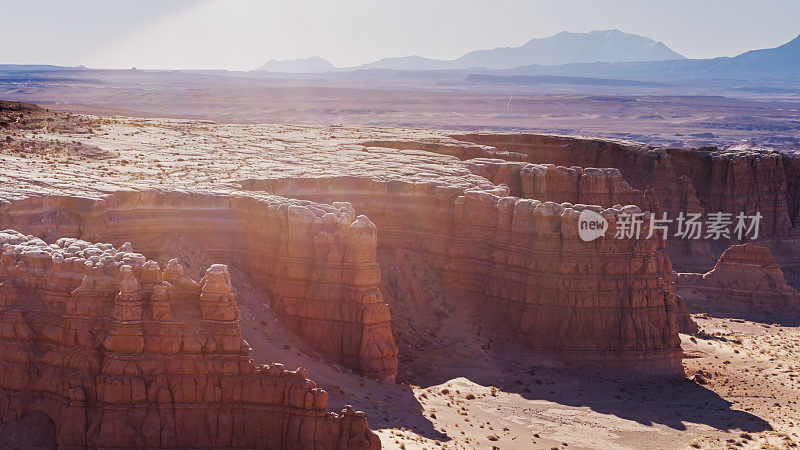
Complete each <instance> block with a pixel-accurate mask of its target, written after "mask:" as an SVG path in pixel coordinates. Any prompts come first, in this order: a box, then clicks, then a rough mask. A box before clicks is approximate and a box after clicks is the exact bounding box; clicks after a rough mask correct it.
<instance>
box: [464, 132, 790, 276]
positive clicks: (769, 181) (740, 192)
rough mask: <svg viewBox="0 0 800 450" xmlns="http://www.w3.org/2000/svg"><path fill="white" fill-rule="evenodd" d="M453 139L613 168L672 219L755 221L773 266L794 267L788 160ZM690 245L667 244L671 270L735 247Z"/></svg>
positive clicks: (632, 146)
mask: <svg viewBox="0 0 800 450" xmlns="http://www.w3.org/2000/svg"><path fill="white" fill-rule="evenodd" d="M453 137H454V138H456V139H459V140H463V141H467V142H472V143H476V144H480V145H486V146H492V147H495V148H496V149H497V150H499V151H501V152H511V153H521V154H524V155H526V156H527V160H528V161H530V162H531V163H539V164H555V165H559V166H565V167H571V166H575V165H577V166H581V167H613V168H617V169H619V170H620V171H621V172H622V176H623V177H624V179H625V181H627V182H628V183H629V184H630V185H631V186H632V187H633V188H635V189H639V190H642V191H645V190H652V192H653V193H654V195H655V199H656V200H657V202H658V205H659V206H660V207H661V209H662V210H663V211H666V212H668V213H669V215H670V217H673V218H675V217H677V215H678V214H679V213H680V212H684V213H687V212H702V213H704V214H708V213H716V212H723V213H729V214H732V215H733V216H736V215H738V214H739V213H745V214H747V215H752V214H755V213H756V212H758V213H760V214H761V215H762V219H761V222H760V230H759V238H758V239H757V240H756V242H758V243H760V244H761V245H765V246H767V247H769V248H770V249H772V250H773V252H774V253H775V255H776V258H777V259H778V263H779V264H781V265H783V266H786V267H789V268H795V267H797V266H798V264H800V256H798V255H800V239H798V226H800V222H798V217H797V216H798V209H800V206H799V204H800V196H798V195H796V194H797V192H798V181H797V180H798V174H799V172H800V171H798V167H800V166H799V164H800V162H798V161H800V159H798V158H797V157H796V156H792V155H782V154H779V153H777V152H773V151H760V150H742V151H723V150H719V149H717V148H714V147H709V148H699V149H661V148H653V147H650V146H646V145H643V144H637V143H632V142H622V141H611V140H601V139H587V138H576V137H564V136H553V135H535V134H468V135H457V136H453ZM499 157H500V158H502V156H499ZM673 228H674V227H673ZM671 231H672V232H674V230H671ZM705 231H706V230H704V233H703V234H704V235H705V234H706V233H705ZM693 241H694V242H686V241H683V242H681V240H675V239H673V240H672V242H669V243H668V247H669V249H670V256H671V257H672V259H673V262H678V263H680V265H682V266H699V267H702V266H703V265H706V264H709V262H710V261H709V258H710V254H711V253H710V252H709V251H708V249H709V245H710V246H711V248H712V249H713V250H714V251H715V252H721V251H722V250H724V249H725V248H727V246H728V245H730V244H731V243H735V242H736V239H734V238H732V239H721V240H705V241H704V240H693Z"/></svg>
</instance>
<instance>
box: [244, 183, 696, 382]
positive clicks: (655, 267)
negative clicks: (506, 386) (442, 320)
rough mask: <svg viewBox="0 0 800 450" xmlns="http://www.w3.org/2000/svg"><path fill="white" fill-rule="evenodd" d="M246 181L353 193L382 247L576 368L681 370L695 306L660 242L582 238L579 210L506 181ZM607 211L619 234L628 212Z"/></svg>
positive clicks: (293, 191)
mask: <svg viewBox="0 0 800 450" xmlns="http://www.w3.org/2000/svg"><path fill="white" fill-rule="evenodd" d="M243 185H244V187H245V188H247V189H252V190H263V191H267V192H273V193H277V194H281V195H290V196H293V197H297V198H308V199H312V200H314V201H319V202H336V201H339V200H342V199H345V198H346V199H349V200H350V202H352V204H353V205H354V208H355V209H356V210H357V211H359V212H363V213H365V214H366V215H368V216H369V217H370V218H371V220H373V221H374V222H375V223H376V224H377V226H378V229H379V230H380V233H379V236H378V245H379V247H380V248H382V249H385V250H389V249H402V250H403V251H411V252H415V253H417V254H419V255H420V256H421V257H422V258H424V260H426V261H427V263H428V265H429V266H431V267H433V268H434V270H435V271H436V272H437V275H438V276H439V277H440V279H441V280H442V282H443V285H444V288H445V289H447V290H448V297H449V298H452V299H458V301H459V302H477V303H478V304H479V305H480V306H481V307H483V308H493V309H497V310H499V311H501V312H502V313H503V315H504V316H505V318H506V326H508V327H510V328H511V329H512V330H514V332H515V333H516V334H517V336H518V338H519V339H520V340H521V341H522V342H525V343H526V344H527V345H529V346H530V347H532V348H535V349H537V350H540V351H542V352H546V353H553V354H556V355H559V356H560V357H561V358H563V359H565V360H569V361H574V362H575V363H577V364H590V365H597V364H600V365H606V366H610V367H615V368H625V369H628V370H632V371H634V372H638V373H649V374H662V375H664V374H666V375H672V376H674V375H679V374H682V367H681V363H680V359H681V350H680V345H679V339H678V325H677V318H678V317H679V316H681V315H685V314H686V313H685V311H681V310H680V305H679V304H678V303H677V300H676V297H675V294H674V283H673V280H672V267H671V265H670V263H669V259H668V257H667V255H666V251H665V249H664V247H663V241H661V240H659V239H656V238H651V239H642V240H638V241H629V240H616V239H600V240H597V241H594V242H583V241H581V240H580V239H579V237H578V222H577V221H578V215H579V211H578V210H577V209H576V208H579V207H577V206H575V207H573V205H570V204H567V203H565V204H563V205H562V204H557V203H554V202H541V201H538V200H532V199H520V198H517V197H513V196H509V195H508V194H509V192H508V190H507V189H505V188H502V187H500V188H496V189H494V190H491V191H487V190H467V191H466V192H464V191H461V190H459V189H452V188H449V187H447V186H441V185H436V184H419V183H400V182H375V181H370V180H360V181H359V182H358V183H356V182H353V180H351V179H347V178H324V179H281V180H250V181H247V182H245V183H243ZM597 208H599V209H597V211H598V212H600V213H601V214H603V215H604V216H606V217H607V218H608V220H609V221H610V222H611V230H609V233H614V232H615V228H614V224H615V218H616V216H617V215H618V213H619V210H618V209H603V208H601V207H597ZM610 235H613V234H610ZM646 235H647V230H646V229H645V230H644V236H646ZM386 253H390V252H386Z"/></svg>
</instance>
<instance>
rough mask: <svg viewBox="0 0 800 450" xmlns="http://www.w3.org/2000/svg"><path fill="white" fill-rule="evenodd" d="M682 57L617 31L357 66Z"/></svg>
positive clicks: (496, 65)
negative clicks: (459, 54)
mask: <svg viewBox="0 0 800 450" xmlns="http://www.w3.org/2000/svg"><path fill="white" fill-rule="evenodd" d="M675 59H685V57H684V56H683V55H680V54H678V53H676V52H674V51H672V50H671V49H670V48H669V47H667V46H666V45H664V44H663V43H661V42H656V41H654V40H652V39H650V38H647V37H644V36H638V35H635V34H628V33H623V32H622V31H619V30H606V31H591V32H589V33H569V32H567V31H564V32H561V33H558V34H556V35H555V36H550V37H546V38H542V39H531V40H530V41H528V42H527V43H525V44H523V45H521V46H519V47H498V48H495V49H493V50H477V51H473V52H469V53H467V54H465V55H464V56H462V57H460V58H458V59H454V60H450V61H443V60H437V59H428V58H422V57H419V56H408V57H402V58H385V59H382V60H380V61H376V62H374V63H370V64H365V65H363V66H360V67H359V68H362V69H378V68H380V69H395V70H440V69H472V68H485V69H510V68H513V67H520V66H529V65H532V64H536V65H561V64H569V63H592V62H631V61H664V60H675Z"/></svg>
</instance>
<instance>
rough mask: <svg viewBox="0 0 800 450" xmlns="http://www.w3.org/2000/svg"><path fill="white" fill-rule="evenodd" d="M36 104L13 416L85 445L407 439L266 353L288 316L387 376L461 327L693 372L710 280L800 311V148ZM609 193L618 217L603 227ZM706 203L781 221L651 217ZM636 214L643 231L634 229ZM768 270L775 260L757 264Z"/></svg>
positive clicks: (18, 133) (3, 288) (5, 287)
mask: <svg viewBox="0 0 800 450" xmlns="http://www.w3.org/2000/svg"><path fill="white" fill-rule="evenodd" d="M14 108H17V109H12V108H7V109H6V111H7V112H6V114H7V115H8V116H10V117H12V118H14V117H17V118H19V117H21V114H22V112H24V117H22V118H21V119H20V120H16V119H15V120H14V121H13V122H12V121H9V120H7V121H6V122H7V123H9V124H13V125H9V126H8V127H5V128H4V130H3V131H2V132H3V133H4V136H5V138H4V139H3V140H0V161H2V163H3V166H4V170H3V171H1V172H0V181H2V184H1V185H0V229H6V230H7V231H4V232H2V233H3V234H1V235H0V236H2V238H0V247H1V248H2V259H0V313H1V314H2V323H3V324H4V326H3V328H2V333H0V336H1V337H2V338H3V340H4V342H6V343H7V345H6V346H5V347H4V351H3V360H2V362H3V364H4V367H6V368H7V370H6V372H5V373H4V376H3V380H2V386H0V387H2V388H3V396H0V415H2V418H3V419H4V420H17V419H20V418H23V417H24V416H25V415H26V414H28V413H32V412H35V411H37V410H41V411H44V412H45V413H46V414H47V416H48V417H49V419H50V420H52V422H53V423H54V424H55V430H56V431H55V433H56V436H55V439H56V441H57V442H58V444H59V445H61V446H65V447H70V446H73V447H81V446H91V447H125V446H126V443H128V444H127V445H134V446H147V447H167V448H170V447H172V448H174V447H183V446H200V447H220V446H223V447H246V448H252V447H259V446H264V445H266V446H269V447H285V448H378V447H380V446H381V445H382V443H383V444H384V445H385V444H386V436H385V435H383V434H381V435H380V439H379V437H378V436H379V435H378V434H375V433H374V432H373V431H370V429H369V427H368V425H367V415H369V414H370V412H369V411H367V414H365V413H364V412H362V411H356V410H355V409H354V408H352V407H349V406H348V407H343V411H342V412H341V413H332V412H327V409H328V407H329V406H330V404H329V400H328V398H329V393H328V390H330V389H327V390H326V389H321V388H319V387H317V384H315V382H313V381H311V379H314V378H315V373H314V371H307V370H305V369H300V368H298V369H296V370H292V371H289V370H287V369H286V368H285V367H286V366H284V365H283V364H282V363H286V361H281V360H278V359H277V358H278V357H277V356H275V357H274V358H276V359H272V360H262V358H264V357H270V355H267V354H265V353H263V351H262V350H259V349H258V348H257V344H256V342H259V343H260V341H257V340H251V339H250V336H254V337H258V336H261V335H260V334H259V333H261V332H263V331H264V328H266V329H272V328H274V330H275V333H277V334H285V335H286V336H292V337H296V338H297V339H296V341H292V342H293V344H292V345H297V346H299V348H300V349H301V351H299V352H298V354H297V355H298V357H301V358H306V356H305V355H312V356H308V358H310V359H314V361H316V362H317V364H318V366H315V367H317V369H316V371H317V372H318V373H319V374H320V375H321V376H322V377H323V378H324V379H325V380H329V379H340V380H356V379H358V380H363V381H358V382H357V383H356V384H360V385H361V386H372V387H374V389H378V386H388V385H392V384H393V383H399V384H400V385H401V386H402V385H404V383H406V382H408V381H411V380H412V379H414V378H413V377H417V376H423V375H419V374H417V375H414V374H411V375H409V374H408V369H406V368H414V367H416V366H415V362H414V360H415V359H419V360H424V359H425V353H426V352H430V353H432V354H437V355H438V354H439V353H437V352H440V351H444V350H439V347H438V346H439V345H440V344H439V342H440V341H442V340H444V339H446V338H449V337H452V338H453V339H456V340H457V339H461V340H463V341H466V340H469V339H472V338H475V339H476V341H475V344H474V345H476V346H480V348H481V349H483V350H485V351H486V352H487V353H492V352H493V351H490V350H489V349H490V348H503V346H507V347H508V348H517V349H519V350H518V351H519V352H520V353H519V355H530V358H532V360H533V361H535V362H534V364H536V365H540V366H542V367H550V368H553V370H556V369H558V368H565V367H566V368H571V369H574V370H579V371H582V372H584V373H591V374H597V375H598V376H606V375H608V374H615V373H623V374H625V378H630V379H646V380H648V379H649V380H653V379H666V380H682V379H684V378H685V376H686V375H687V366H686V364H685V362H684V353H685V352H684V347H685V345H686V344H685V343H684V341H683V339H684V338H683V337H684V336H687V335H690V334H694V333H696V332H697V330H698V325H697V323H695V322H696V320H695V319H697V318H696V317H694V316H693V315H690V312H691V313H698V312H708V311H711V310H710V309H709V308H708V307H707V305H705V304H703V303H701V302H698V298H699V297H698V296H697V295H696V293H702V294H703V295H704V296H705V297H706V298H711V297H713V296H717V297H718V298H720V300H719V302H722V303H725V302H728V300H727V299H728V298H736V299H737V300H736V301H735V302H733V303H732V304H730V305H727V306H728V307H729V309H730V308H732V309H735V310H737V311H740V312H743V313H753V312H754V311H752V310H748V309H744V308H740V307H739V305H741V304H743V303H742V302H747V301H750V300H748V299H753V300H757V301H755V304H754V308H756V309H757V308H767V309H771V308H774V309H775V310H776V311H778V310H781V311H782V310H783V309H780V308H785V309H786V311H788V314H795V313H796V309H792V308H795V306H793V305H794V303H792V302H794V300H795V295H796V291H793V290H792V289H791V288H790V287H788V285H787V280H789V281H790V282H791V281H792V280H794V277H795V274H797V273H798V270H800V256H798V255H800V251H798V250H800V248H798V246H800V235H799V234H798V229H800V228H798V226H800V224H798V221H800V196H798V195H797V194H798V192H797V191H798V189H800V186H798V184H800V181H798V180H800V178H799V177H798V175H800V158H798V157H797V156H794V155H791V154H787V153H778V152H775V151H766V150H753V149H750V150H720V149H716V148H699V149H670V148H658V147H653V146H649V145H645V144H639V143H634V142H628V141H615V140H602V139H593V138H585V137H574V136H556V135H541V134H523V133H474V134H452V133H449V132H446V131H440V130H420V129H400V128H365V127H359V128H355V127H340V126H330V127H318V126H301V125H297V126H291V125H235V124H218V123H212V122H208V121H190V120H168V119H130V118H120V117H102V118H98V117H93V118H89V119H86V118H84V116H73V115H64V116H59V115H58V114H62V113H53V112H51V111H48V110H45V109H42V108H37V107H33V106H25V105H19V104H17V105H15V106H14ZM26 108H27V109H26ZM23 110H24V111H23ZM47 118H52V119H53V120H47ZM27 121H30V122H27ZM587 211H588V212H591V213H593V214H596V215H598V216H599V217H602V218H603V219H604V221H605V222H606V223H607V224H608V229H607V230H606V231H605V236H604V237H601V238H600V239H597V240H593V241H591V242H587V241H585V240H583V239H582V238H581V236H580V232H579V228H580V217H581V215H582V213H584V212H587ZM682 212H683V213H698V214H701V215H702V216H707V215H708V214H709V213H725V214H730V215H731V216H735V215H737V214H739V213H744V214H747V215H752V214H755V213H759V214H761V215H762V220H761V222H760V229H759V235H758V238H757V239H753V240H749V241H748V242H749V243H747V244H745V245H732V244H738V243H739V241H740V240H738V239H736V237H735V236H731V237H728V238H723V239H713V238H705V237H704V236H705V234H706V232H707V231H708V230H707V229H706V228H703V229H702V230H701V231H703V233H702V234H703V235H704V236H703V238H701V239H679V238H675V237H674V234H675V233H676V231H677V230H676V224H670V225H669V227H668V228H667V229H666V231H665V230H653V231H654V232H653V233H650V231H651V229H650V226H649V223H648V221H649V219H650V217H651V215H655V217H661V214H667V215H668V216H669V217H676V216H678V215H679V214H680V213H682ZM632 213H635V214H640V213H641V214H642V215H643V217H645V218H646V219H647V220H645V223H644V224H643V228H642V233H641V236H637V237H635V238H629V239H615V238H614V235H615V233H616V231H617V229H618V226H621V225H620V223H621V221H622V220H623V219H622V217H623V216H625V215H626V214H632ZM796 224H798V225H796ZM12 230H13V231H12ZM665 233H666V234H668V235H667V236H665ZM665 237H666V239H664V238H665ZM93 243H107V244H93ZM731 245H732V246H731ZM133 249H136V252H138V253H134V252H133ZM723 252H724V253H723ZM770 252H771V253H770ZM720 255H721V258H720V259H719V261H718V262H716V267H714V268H713V270H711V271H710V272H708V273H706V274H705V275H700V274H699V273H700V272H705V271H708V270H709V269H711V268H712V267H713V265H714V264H715V261H716V260H717V258H719V257H720ZM773 258H774V259H773ZM162 267H163V269H162ZM754 267H755V268H757V269H754ZM753 270H757V271H761V272H757V273H762V272H763V274H764V275H763V277H762V278H763V280H762V279H761V278H759V279H758V280H755V278H758V277H755V276H754V277H750V278H748V277H745V276H744V275H737V274H752V273H753ZM784 273H786V274H787V276H786V278H785V279H784V275H783V274H784ZM748 276H749V275H748ZM198 280H199V281H198ZM751 280H752V283H750V282H749V281H751ZM765 280H766V281H765ZM740 291H742V292H748V293H750V294H749V297H747V296H738V294H737V293H738V292H740ZM740 297H741V298H740ZM745 297H747V298H745ZM707 310H708V311H707ZM240 315H241V316H242V317H240ZM466 315H469V316H470V317H473V316H474V320H473V319H470V322H464V321H463V320H462V319H463V317H465V316H466ZM747 317H748V319H752V318H753V317H754V316H751V315H748V316H747ZM459 322H460V325H459ZM700 322H701V323H702V320H701V321H700ZM284 330H285V331H284ZM243 335H248V336H247V341H246V342H245V341H244V340H243ZM259 339H260V338H259ZM247 342H250V344H248V343H247ZM459 345H461V344H459ZM464 345H467V344H464ZM251 346H252V347H253V348H252V349H251V348H250V347H251ZM287 347H291V345H287ZM473 354H474V353H473ZM292 358H294V356H292ZM520 358H522V356H520ZM525 358H527V356H526V357H525ZM497 370H498V373H500V369H497ZM531 370H532V369H531ZM547 370H550V369H547ZM352 377H355V378H352ZM309 378H310V379H309ZM326 382H327V381H326ZM332 384H333V383H332ZM188 386H192V387H191V388H190V387H188ZM201 386H202V388H201ZM248 389H251V390H252V391H250V392H248V391H247V390H248ZM349 389H350V390H352V391H358V389H359V388H357V387H352V388H349ZM365 389H366V388H365ZM381 389H387V390H389V389H391V388H389V387H383V388H381ZM331 392H333V391H331ZM330 395H331V396H333V397H337V398H338V396H341V397H346V398H348V399H354V398H355V397H353V396H347V395H345V394H340V393H335V394H330ZM336 402H338V400H336ZM209 404H211V405H213V407H207V405H209ZM204 405H205V406H204ZM342 406H344V405H342ZM355 406H356V407H358V406H359V405H358V404H356V405H355ZM244 411H247V414H244ZM370 417H371V416H370ZM384 420H385V419H384ZM370 423H372V422H370ZM259 439H260V440H259ZM526 442H527V441H526ZM130 443H134V444H130Z"/></svg>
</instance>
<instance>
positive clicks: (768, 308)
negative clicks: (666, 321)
mask: <svg viewBox="0 0 800 450" xmlns="http://www.w3.org/2000/svg"><path fill="white" fill-rule="evenodd" d="M677 285H678V287H679V288H680V290H681V291H682V292H685V293H686V296H685V298H686V301H687V303H688V306H689V307H690V308H693V309H698V308H708V307H711V308H713V309H716V310H720V311H723V312H728V313H733V314H756V315H759V316H761V315H764V316H785V315H787V314H790V315H797V314H799V313H800V293H799V292H797V291H796V290H794V289H792V288H791V287H789V286H788V285H787V284H786V280H785V278H784V276H783V272H781V269H780V268H779V267H778V265H777V264H776V263H775V260H774V259H773V258H772V255H771V254H770V251H769V249H768V248H765V247H757V246H755V245H752V244H741V245H732V246H731V247H729V248H728V249H727V250H725V252H724V253H723V254H722V256H721V257H720V259H719V261H717V264H716V265H715V266H714V269H713V270H711V271H709V272H707V273H705V274H697V273H680V274H678V275H677ZM697 292H699V293H700V294H701V295H692V293H697Z"/></svg>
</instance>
